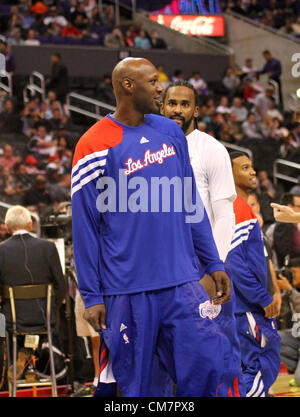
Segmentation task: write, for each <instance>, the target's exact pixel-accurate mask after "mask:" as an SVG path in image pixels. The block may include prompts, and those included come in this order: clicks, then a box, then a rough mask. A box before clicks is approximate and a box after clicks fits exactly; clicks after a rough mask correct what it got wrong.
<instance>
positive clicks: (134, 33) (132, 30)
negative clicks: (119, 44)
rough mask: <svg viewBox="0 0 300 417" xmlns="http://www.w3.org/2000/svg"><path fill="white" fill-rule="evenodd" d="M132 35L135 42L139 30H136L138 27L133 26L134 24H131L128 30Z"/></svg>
mask: <svg viewBox="0 0 300 417" xmlns="http://www.w3.org/2000/svg"><path fill="white" fill-rule="evenodd" d="M126 30H127V31H128V32H129V33H130V34H131V39H132V41H133V42H134V38H136V36H137V30H136V27H135V25H134V24H133V23H131V24H130V25H129V26H128V27H127V29H126Z"/></svg>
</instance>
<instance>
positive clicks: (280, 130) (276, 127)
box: [270, 117, 289, 140]
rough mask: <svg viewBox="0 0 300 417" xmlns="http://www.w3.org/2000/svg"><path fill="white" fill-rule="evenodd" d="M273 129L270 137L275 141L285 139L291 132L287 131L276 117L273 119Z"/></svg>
mask: <svg viewBox="0 0 300 417" xmlns="http://www.w3.org/2000/svg"><path fill="white" fill-rule="evenodd" d="M272 123H273V124H272V127H271V132H270V137H271V138H272V139H275V140H281V139H282V138H284V137H285V136H286V135H288V133H289V131H288V130H287V128H286V127H284V126H282V125H281V122H280V120H279V119H277V118H276V117H274V118H273V119H272Z"/></svg>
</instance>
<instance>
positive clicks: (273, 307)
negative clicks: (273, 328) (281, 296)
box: [264, 300, 277, 319]
mask: <svg viewBox="0 0 300 417" xmlns="http://www.w3.org/2000/svg"><path fill="white" fill-rule="evenodd" d="M264 310H265V316H266V317H267V319H272V318H274V317H276V315H277V303H276V301H275V300H273V301H272V302H271V303H270V304H269V305H267V306H266V307H265V308H264Z"/></svg>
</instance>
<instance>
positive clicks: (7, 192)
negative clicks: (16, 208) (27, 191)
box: [0, 165, 20, 204]
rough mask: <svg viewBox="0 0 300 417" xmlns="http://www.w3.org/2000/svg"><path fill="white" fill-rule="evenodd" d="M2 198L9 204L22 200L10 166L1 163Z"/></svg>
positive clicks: (0, 194)
mask: <svg viewBox="0 0 300 417" xmlns="http://www.w3.org/2000/svg"><path fill="white" fill-rule="evenodd" d="M0 198H1V201H4V202H6V203H8V204H16V203H19V202H20V196H19V195H18V190H17V188H16V184H15V179H14V176H13V174H12V172H11V170H10V169H9V167H8V166H2V165H0Z"/></svg>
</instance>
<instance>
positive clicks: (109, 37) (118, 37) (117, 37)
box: [104, 27, 126, 48]
mask: <svg viewBox="0 0 300 417" xmlns="http://www.w3.org/2000/svg"><path fill="white" fill-rule="evenodd" d="M104 46H106V47H107V48H120V47H122V46H126V45H125V42H124V38H123V34H122V32H121V30H120V28H118V27H115V28H113V30H112V32H111V33H107V34H106V35H105V37H104Z"/></svg>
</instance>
